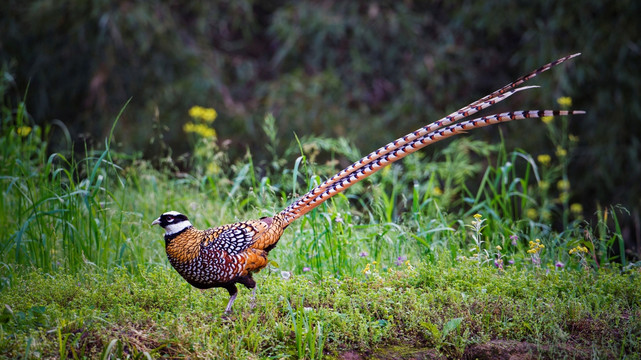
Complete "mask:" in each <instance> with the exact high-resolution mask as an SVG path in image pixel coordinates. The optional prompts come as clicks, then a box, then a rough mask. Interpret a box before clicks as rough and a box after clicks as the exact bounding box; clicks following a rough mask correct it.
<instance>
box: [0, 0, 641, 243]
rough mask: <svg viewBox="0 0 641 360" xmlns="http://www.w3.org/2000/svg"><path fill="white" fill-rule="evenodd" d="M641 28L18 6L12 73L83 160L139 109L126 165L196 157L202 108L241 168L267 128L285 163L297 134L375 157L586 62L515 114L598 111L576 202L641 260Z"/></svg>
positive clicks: (565, 6) (12, 13) (486, 15)
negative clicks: (543, 69) (615, 231)
mask: <svg viewBox="0 0 641 360" xmlns="http://www.w3.org/2000/svg"><path fill="white" fill-rule="evenodd" d="M638 14H641V3H640V2H638V1H632V0H630V1H628V0H615V1H607V2H604V1H596V0H592V1H535V2H532V1H513V0H509V1H508V0H501V1H492V2H480V1H479V2H475V1H465V2H448V1H269V2H268V1H265V2H261V1H251V0H236V1H231V0H229V1H216V2H181V1H124V0H123V1H107V0H91V1H86V0H82V1H81V0H56V1H53V0H39V1H18V0H5V1H2V2H1V3H0V37H1V38H0V39H1V42H0V63H1V64H2V66H3V67H4V69H5V71H3V73H4V74H12V75H13V76H14V77H15V81H14V84H15V89H12V90H13V91H11V92H10V93H11V94H14V96H15V99H9V101H14V102H15V101H16V99H17V98H18V97H23V96H26V99H27V105H28V109H29V110H30V113H31V116H32V117H33V119H34V121H35V122H36V123H38V124H41V125H43V124H51V123H53V122H54V120H56V119H58V120H60V121H62V123H64V124H65V125H66V127H67V128H68V130H69V131H70V133H71V136H72V139H73V140H74V142H75V143H76V144H83V143H84V142H85V141H88V142H89V144H90V145H91V144H96V142H100V141H102V139H103V138H104V137H105V136H106V134H108V132H109V129H110V128H111V124H112V122H113V119H114V118H115V116H116V114H117V113H118V112H119V110H120V109H121V108H122V106H123V105H124V104H125V102H126V101H127V100H128V99H129V98H132V100H131V103H130V104H129V105H128V107H127V109H126V111H125V114H124V118H123V119H122V121H121V122H120V123H119V124H118V127H117V129H116V140H117V141H118V142H119V145H118V146H119V149H120V150H121V151H123V152H128V153H132V152H138V153H143V154H144V156H146V157H148V158H150V159H154V158H158V157H161V156H166V155H167V153H166V152H167V150H166V148H164V147H163V146H161V145H162V144H168V145H169V147H170V148H171V149H172V150H173V154H174V155H178V154H183V153H187V152H189V151H190V148H189V146H188V143H187V141H185V134H184V133H183V132H182V125H183V124H184V122H185V121H186V120H187V119H188V116H187V110H188V109H189V108H190V107H191V106H193V105H203V106H210V107H214V108H216V110H217V111H218V112H219V114H220V115H219V118H218V120H216V123H215V127H216V130H217V132H218V134H219V138H220V139H221V140H230V141H229V142H228V143H230V144H231V145H230V148H229V154H230V156H232V157H234V156H241V155H242V154H243V153H244V151H245V148H246V147H249V148H251V149H253V150H254V151H253V154H254V156H255V157H258V158H259V159H260V158H261V156H262V155H261V150H263V149H264V147H263V144H264V142H265V134H264V133H263V132H262V130H261V125H262V121H263V118H264V115H265V114H266V113H268V112H273V113H274V115H275V116H276V119H277V120H278V127H279V132H280V135H281V136H280V138H281V139H282V142H283V143H282V144H281V145H282V146H283V147H285V146H288V145H289V143H290V142H291V141H293V139H294V136H293V134H292V133H294V132H295V133H297V134H299V135H305V134H315V135H324V136H331V137H337V136H344V137H347V138H349V139H350V140H352V141H354V142H355V143H356V144H357V146H358V148H360V149H362V150H363V152H365V151H368V150H371V149H373V148H375V147H377V146H379V145H381V144H383V143H386V142H387V141H389V140H391V139H393V138H395V137H396V136H398V135H402V134H404V133H405V132H407V131H409V130H413V129H415V128H417V127H418V126H421V125H423V124H425V123H427V122H430V121H433V120H435V119H437V118H439V117H441V116H442V115H445V114H446V113H448V112H449V111H453V110H455V109H457V108H458V107H460V106H462V105H465V104H467V103H469V102H471V101H472V100H475V99H476V98H478V97H480V96H483V95H485V94H486V93H488V92H490V91H493V90H495V89H496V88H498V87H500V86H502V85H504V84H506V83H507V82H509V81H511V80H513V79H515V78H516V77H517V76H519V75H522V74H523V73H525V72H527V71H529V70H532V69H534V68H536V67H538V66H540V65H542V64H544V63H546V62H549V61H551V60H554V59H556V58H559V57H561V56H563V55H567V54H570V53H573V52H582V53H583V55H582V56H581V57H579V58H578V59H575V60H573V61H572V62H571V63H570V64H569V65H563V66H561V67H560V68H559V69H555V70H553V71H552V72H550V73H546V74H545V75H544V76H542V77H541V78H540V79H536V81H534V83H536V84H540V85H543V89H539V90H533V91H530V92H528V93H527V94H524V95H519V96H516V97H514V98H512V99H510V100H509V104H508V105H505V106H509V108H512V109H515V108H521V107H531V108H544V107H545V108H549V107H554V108H556V107H558V106H557V104H556V98H558V97H559V96H570V97H572V99H573V108H575V109H584V110H587V112H588V114H587V115H586V116H581V117H574V118H573V120H572V124H571V133H573V134H576V135H578V136H579V138H580V143H579V148H578V151H576V152H575V153H574V154H573V156H574V158H573V160H572V168H571V169H570V176H571V179H570V180H571V183H572V190H573V194H574V197H575V198H574V199H573V200H576V201H580V202H582V203H583V205H584V208H585V210H586V217H588V218H589V217H590V214H591V213H592V212H593V211H594V210H595V209H596V207H597V205H601V206H607V205H610V204H622V205H624V206H625V207H626V208H627V209H628V210H630V212H631V215H630V216H624V217H623V222H624V229H623V232H624V235H625V237H626V239H627V241H628V245H631V246H632V247H633V248H634V247H636V249H637V251H638V249H641V234H640V233H641V229H640V228H641V225H640V220H639V219H640V216H639V211H640V208H641V186H640V185H639V183H640V182H641V180H640V179H641V103H640V100H639V99H640V98H641V96H640V95H641V94H640V91H639V80H640V72H641V67H640V66H639V64H641V56H640V55H641V54H640V52H641V31H640V30H641V29H640V27H641V25H640V23H639V21H638V19H637V18H638ZM27 88H28V91H27ZM25 94H26V95H25ZM505 106H504V107H505ZM501 131H502V132H503V135H504V136H505V138H506V139H507V141H508V145H509V146H510V147H521V148H524V149H526V150H527V151H528V152H530V153H533V154H539V153H553V152H554V149H552V148H551V144H550V143H548V142H547V140H546V135H545V129H544V127H543V126H541V124H540V123H539V122H536V121H521V122H518V123H514V124H508V125H506V126H502V127H501V129H500V130H499V129H498V128H494V129H491V130H487V131H481V132H479V133H477V134H475V135H474V136H481V137H488V138H492V141H496V140H497V139H498V135H499V132H501ZM161 134H162V136H163V137H164V142H160V141H158V139H159V136H160V135H161ZM59 138H60V139H63V137H62V136H60V137H59ZM152 140H154V141H152ZM54 147H55V145H54ZM81 147H84V145H82V146H81ZM52 150H54V149H52Z"/></svg>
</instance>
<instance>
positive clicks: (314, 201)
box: [279, 53, 583, 224]
mask: <svg viewBox="0 0 641 360" xmlns="http://www.w3.org/2000/svg"><path fill="white" fill-rule="evenodd" d="M578 55H580V54H578V53H577V54H573V55H569V56H566V57H563V58H561V59H558V60H556V61H554V62H551V63H549V64H546V65H544V66H542V67H540V68H538V69H537V70H534V71H532V72H531V73H529V74H527V75H525V76H522V77H520V78H519V79H517V80H516V81H514V82H512V83H510V84H508V85H506V86H504V87H502V88H500V89H498V90H496V91H494V92H493V93H491V94H489V95H487V96H485V97H483V98H481V99H479V100H477V101H474V102H473V103H471V104H469V105H467V106H465V107H463V108H461V109H459V110H457V111H455V112H453V113H452V114H450V115H448V116H446V117H444V118H442V119H440V120H438V121H435V122H433V123H431V124H429V125H426V126H424V127H422V128H420V129H418V130H416V131H414V132H411V133H409V134H407V135H405V136H403V137H401V138H399V139H397V140H395V141H393V142H391V143H389V144H387V145H385V146H383V147H381V148H379V149H378V150H376V151H374V152H372V153H370V154H368V155H367V156H365V157H363V158H362V159H360V160H359V161H357V162H355V163H353V164H352V165H350V166H348V167H347V168H345V169H343V170H341V171H340V172H339V173H337V174H336V175H334V176H333V177H331V178H330V179H328V180H327V181H325V182H324V183H322V184H320V185H319V186H317V187H315V188H314V189H312V190H311V191H310V192H308V193H307V194H305V195H304V196H302V197H301V198H300V199H298V200H297V201H296V202H294V203H292V204H291V205H290V206H288V207H287V208H286V209H284V210H283V211H281V212H280V213H279V216H280V217H281V218H282V219H283V221H284V222H285V223H286V224H290V223H291V222H292V221H294V220H296V219H297V218H299V217H301V216H303V215H304V214H306V213H307V212H309V211H311V210H312V209H313V208H315V207H316V206H318V205H320V204H321V203H322V202H324V201H326V200H327V199H329V198H330V197H332V196H334V195H336V194H337V193H339V192H341V191H343V190H345V189H347V188H348V187H350V186H352V185H353V184H355V183H357V182H358V181H360V180H362V179H364V178H366V177H367V176H369V175H371V174H373V173H375V172H376V171H378V170H380V168H382V167H383V166H385V165H387V164H389V163H392V162H394V161H397V160H400V159H402V158H403V157H405V156H407V155H408V154H411V153H412V152H414V151H416V150H418V149H421V148H423V147H425V146H427V145H429V144H431V143H434V142H436V141H439V140H442V139H445V138H447V137H450V136H452V135H456V134H460V133H462V132H464V131H465V130H470V129H473V128H480V127H484V126H487V125H491V124H495V123H498V122H505V121H510V120H517V119H525V118H530V117H541V116H553V115H569V114H581V113H583V112H582V111H552V110H543V111H539V110H536V111H515V112H509V113H501V114H496V115H490V116H485V117H481V118H478V119H474V120H468V121H463V122H460V123H455V122H456V121H459V120H461V119H463V118H465V117H468V116H470V115H472V114H475V113H477V112H478V111H480V110H482V109H485V108H487V107H489V106H492V105H494V104H496V103H498V102H500V101H502V100H505V99H506V98H508V97H509V96H511V95H513V94H515V93H517V92H519V91H521V90H527V89H530V88H534V87H536V86H526V87H520V88H519V87H518V86H519V85H520V84H522V83H524V82H525V81H527V80H529V79H531V78H533V77H535V76H537V75H538V74H540V73H542V72H544V71H547V70H549V69H550V68H552V67H554V66H556V65H558V64H560V63H562V62H564V61H566V60H569V59H572V58H574V57H576V56H578ZM546 114H549V115H546ZM452 123H455V124H453V125H451V124H452ZM441 128H442V129H441ZM437 129H440V130H437Z"/></svg>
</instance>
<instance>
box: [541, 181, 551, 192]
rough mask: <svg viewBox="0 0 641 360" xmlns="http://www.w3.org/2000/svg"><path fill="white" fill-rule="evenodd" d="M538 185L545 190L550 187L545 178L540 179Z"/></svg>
mask: <svg viewBox="0 0 641 360" xmlns="http://www.w3.org/2000/svg"><path fill="white" fill-rule="evenodd" d="M539 187H540V188H541V190H543V191H545V190H547V189H549V188H550V183H549V182H547V181H545V180H541V181H540V182H539Z"/></svg>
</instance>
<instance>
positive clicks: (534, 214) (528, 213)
mask: <svg viewBox="0 0 641 360" xmlns="http://www.w3.org/2000/svg"><path fill="white" fill-rule="evenodd" d="M525 215H526V216H527V217H528V218H530V219H532V220H536V218H537V217H538V216H539V213H538V211H536V209H533V208H529V209H527V210H525Z"/></svg>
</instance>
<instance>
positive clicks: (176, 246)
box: [165, 226, 204, 262]
mask: <svg viewBox="0 0 641 360" xmlns="http://www.w3.org/2000/svg"><path fill="white" fill-rule="evenodd" d="M203 239H204V232H203V231H201V230H196V229H195V228H194V227H193V226H188V227H186V228H184V229H183V230H181V231H179V232H177V233H174V234H172V235H167V234H165V251H166V252H167V256H168V257H169V259H170V260H173V261H178V262H186V261H190V260H192V259H194V258H196V257H197V256H198V255H199V254H200V244H201V243H202V241H203Z"/></svg>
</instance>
